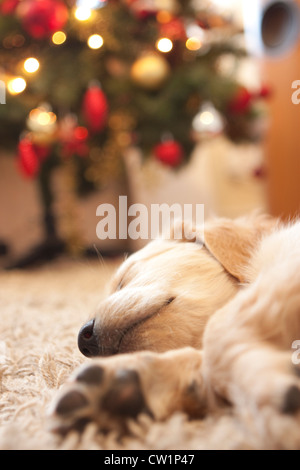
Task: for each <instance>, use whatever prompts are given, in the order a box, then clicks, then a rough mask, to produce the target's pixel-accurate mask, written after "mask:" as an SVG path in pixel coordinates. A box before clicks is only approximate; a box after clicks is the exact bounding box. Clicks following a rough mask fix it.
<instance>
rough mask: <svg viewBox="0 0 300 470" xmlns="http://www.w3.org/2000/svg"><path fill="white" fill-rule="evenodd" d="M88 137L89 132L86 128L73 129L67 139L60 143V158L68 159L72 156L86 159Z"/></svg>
mask: <svg viewBox="0 0 300 470" xmlns="http://www.w3.org/2000/svg"><path fill="white" fill-rule="evenodd" d="M88 137H89V132H88V130H87V128H86V127H81V126H77V127H75V128H74V129H73V130H72V132H71V133H70V135H69V136H68V138H67V139H65V140H64V141H63V142H62V156H63V157H65V158H70V157H72V155H78V156H79V157H82V158H84V157H87V156H88V153H89V146H88V144H87V140H88Z"/></svg>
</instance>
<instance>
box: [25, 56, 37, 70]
mask: <svg viewBox="0 0 300 470" xmlns="http://www.w3.org/2000/svg"><path fill="white" fill-rule="evenodd" d="M39 68H40V63H39V61H38V60H37V59H35V58H34V57H29V58H28V59H26V60H25V62H24V70H26V72H28V73H34V72H37V70H38V69H39Z"/></svg>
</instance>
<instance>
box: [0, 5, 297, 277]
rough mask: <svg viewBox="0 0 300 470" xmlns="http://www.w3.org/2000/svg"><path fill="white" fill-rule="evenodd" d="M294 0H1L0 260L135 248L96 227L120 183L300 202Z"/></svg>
mask: <svg viewBox="0 0 300 470" xmlns="http://www.w3.org/2000/svg"><path fill="white" fill-rule="evenodd" d="M299 7H300V1H299V0H298V1H296V0H295V1H291V0H287V1H279V2H278V1H270V0H265V1H263V0H260V1H259V0H251V1H250V0H244V1H242V0H190V1H189V0H181V1H179V0H77V1H76V0H65V1H63V0H2V1H0V103H1V104H0V260H1V261H0V262H1V265H2V266H4V267H6V268H10V269H12V268H24V267H25V268H26V267H30V266H33V265H35V264H36V263H44V262H47V261H49V260H50V259H53V258H56V257H57V256H60V255H61V254H63V255H68V256H71V257H74V256H75V257H82V256H95V255H97V254H99V253H101V255H102V256H103V257H108V256H110V257H111V256H113V257H114V256H118V255H119V254H121V253H124V252H132V251H135V250H136V249H138V248H139V247H140V246H141V243H140V242H139V241H135V242H133V241H130V240H128V239H127V240H119V239H116V240H102V241H100V240H98V239H97V236H96V226H97V223H98V221H99V217H97V216H96V210H97V207H98V206H99V205H100V204H104V203H110V204H113V205H114V206H115V208H116V211H117V215H118V224H120V225H121V226H123V229H124V225H126V224H127V223H128V219H127V217H126V214H123V213H120V214H119V213H118V203H119V196H120V195H126V196H127V197H128V205H130V204H134V203H143V204H145V205H146V206H147V207H150V205H151V204H153V203H164V202H166V203H168V204H173V203H180V204H181V205H183V204H185V203H192V204H197V203H198V204H200V203H202V204H204V205H205V216H206V217H210V216H212V215H217V216H226V217H236V216H239V215H244V214H247V213H249V212H251V211H253V210H255V209H260V210H263V211H266V212H269V213H271V214H273V215H276V216H280V217H282V218H283V219H290V218H293V217H294V216H296V215H297V214H298V211H299V203H300V184H299V177H300V163H299V154H300V152H299V151H300V136H299V135H300V132H299V131H300V127H299V126H300V105H299V106H297V104H295V103H293V101H292V95H293V92H296V91H297V90H295V89H293V84H294V82H295V81H297V80H300V65H299V64H300V26H299V25H300V22H299V16H300V15H299ZM299 87H300V82H299ZM299 101H300V100H299ZM125 228H126V227H125Z"/></svg>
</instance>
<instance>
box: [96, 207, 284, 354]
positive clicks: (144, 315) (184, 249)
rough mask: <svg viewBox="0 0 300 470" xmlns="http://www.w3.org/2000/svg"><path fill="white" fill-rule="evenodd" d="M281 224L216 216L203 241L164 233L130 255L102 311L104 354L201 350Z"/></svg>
mask: <svg viewBox="0 0 300 470" xmlns="http://www.w3.org/2000/svg"><path fill="white" fill-rule="evenodd" d="M275 223H276V222H275V221H274V220H273V219H271V218H269V217H265V216H253V217H248V218H241V219H238V220H236V221H234V222H233V221H229V220H227V219H217V220H214V221H211V222H208V223H207V224H206V226H205V239H204V240H203V243H204V244H203V245H202V244H201V243H200V244H199V243H196V242H195V239H192V240H191V241H187V240H174V239H171V240H170V239H164V238H162V239H161V240H156V241H153V242H151V243H149V244H148V245H147V246H146V247H145V248H143V249H142V250H140V251H138V252H137V253H135V254H133V255H132V256H130V257H129V258H128V259H127V260H126V261H125V262H124V263H123V264H122V266H121V267H120V269H119V270H118V272H117V273H116V276H115V277H114V279H113V281H112V284H111V287H110V295H109V296H108V297H107V299H106V300H105V301H104V302H102V303H101V305H99V308H98V310H97V314H96V319H95V326H94V333H95V334H96V335H97V338H98V342H99V345H100V348H101V355H103V356H106V355H112V354H115V353H124V352H132V351H138V350H151V351H156V352H162V351H167V350H170V349H175V348H181V347H185V346H192V347H194V348H197V349H201V348H202V337H203V332H204V329H205V326H206V323H207V321H208V319H209V318H210V316H211V315H213V314H214V313H215V312H216V311H217V310H218V309H219V308H221V307H222V306H223V305H225V304H226V303H227V302H228V301H229V300H230V299H231V298H232V297H234V296H235V295H236V294H237V292H238V291H239V290H240V288H241V284H242V283H245V282H247V280H248V279H247V276H248V274H247V269H246V267H247V266H248V264H249V261H250V258H251V256H252V254H253V251H254V250H255V248H256V247H257V245H258V243H259V241H260V239H261V238H262V236H263V235H266V234H267V233H269V232H270V230H272V228H273V227H274V225H275ZM185 233H187V231H186V230H185Z"/></svg>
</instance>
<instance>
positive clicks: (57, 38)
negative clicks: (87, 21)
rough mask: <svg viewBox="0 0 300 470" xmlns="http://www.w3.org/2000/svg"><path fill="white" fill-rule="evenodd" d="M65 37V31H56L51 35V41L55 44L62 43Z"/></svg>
mask: <svg viewBox="0 0 300 470" xmlns="http://www.w3.org/2000/svg"><path fill="white" fill-rule="evenodd" d="M66 39H67V35H66V33H64V32H63V31H56V33H54V34H53V36H52V42H53V44H56V45H57V46H59V45H60V44H63V43H64V42H65V41H66Z"/></svg>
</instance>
